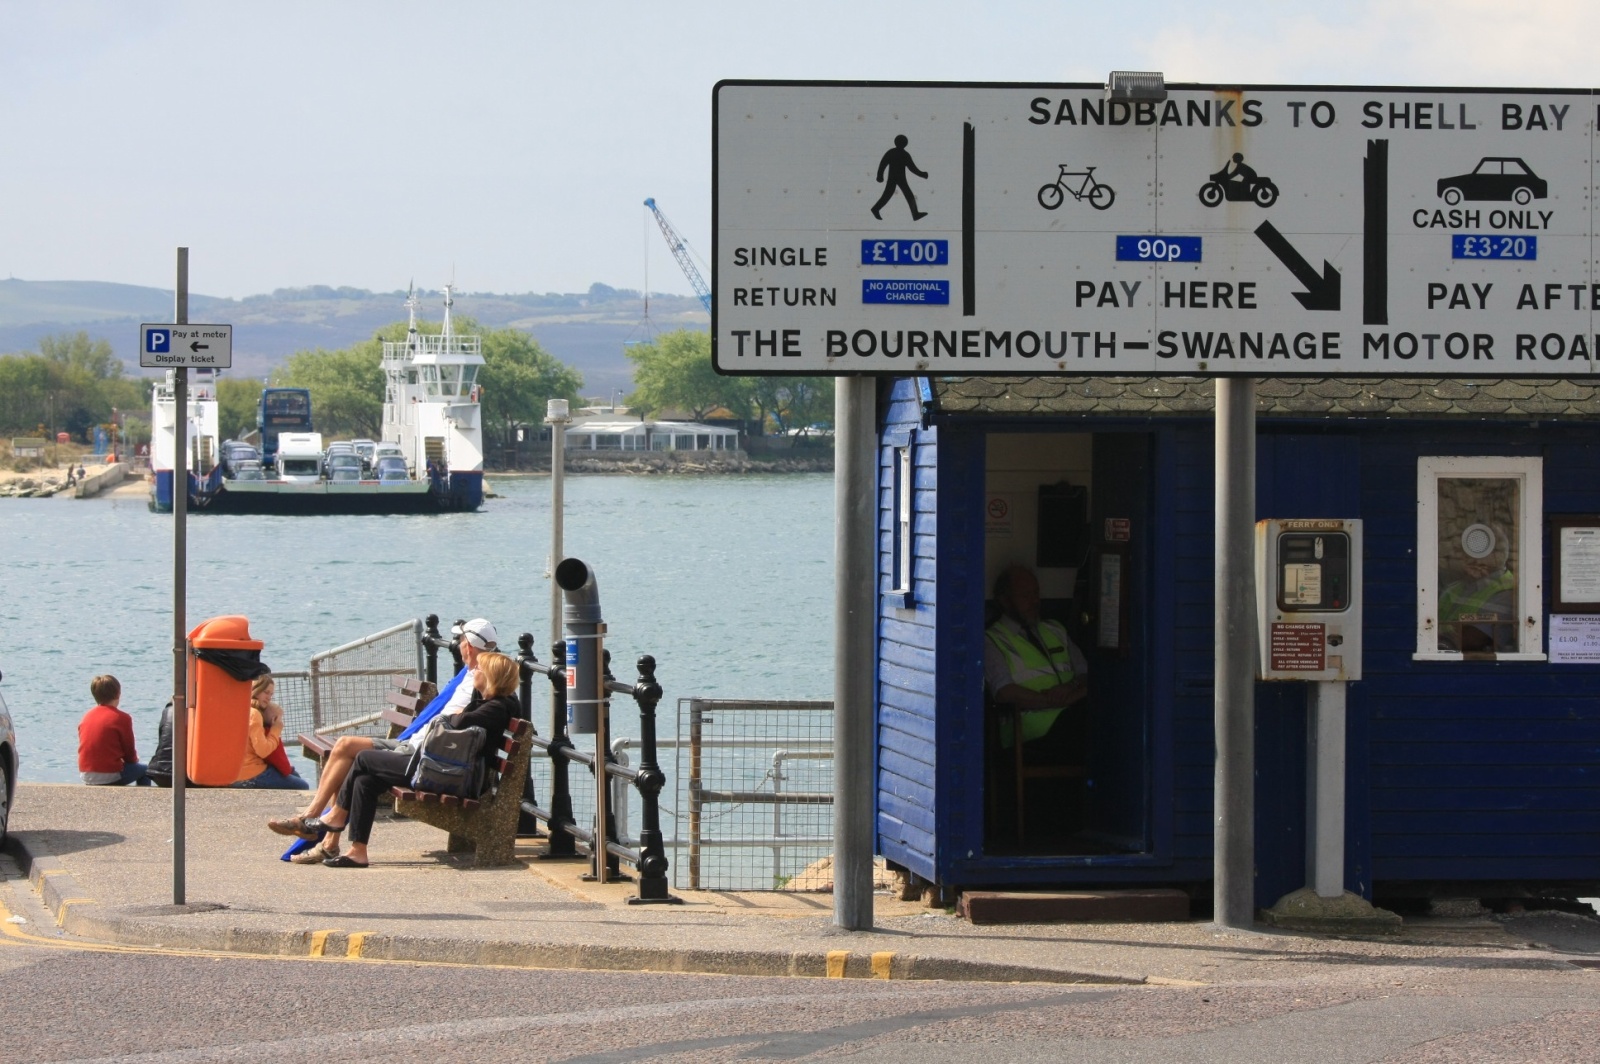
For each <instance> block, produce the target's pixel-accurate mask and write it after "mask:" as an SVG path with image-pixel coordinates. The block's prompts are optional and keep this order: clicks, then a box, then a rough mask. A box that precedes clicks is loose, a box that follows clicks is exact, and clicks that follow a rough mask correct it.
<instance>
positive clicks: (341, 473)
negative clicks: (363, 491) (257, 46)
mask: <svg viewBox="0 0 1600 1064" xmlns="http://www.w3.org/2000/svg"><path fill="white" fill-rule="evenodd" d="M330 451H331V448H330ZM326 469H327V475H328V481H329V482H330V483H334V484H354V483H356V482H357V481H359V480H360V479H361V458H360V456H359V455H357V454H355V453H354V452H350V453H349V454H346V453H343V452H333V453H330V454H329V455H328V458H327V463H326Z"/></svg>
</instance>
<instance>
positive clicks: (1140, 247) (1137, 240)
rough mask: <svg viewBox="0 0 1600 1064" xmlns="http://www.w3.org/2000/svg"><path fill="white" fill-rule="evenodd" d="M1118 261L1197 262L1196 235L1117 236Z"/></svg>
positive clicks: (1197, 239) (1198, 249)
mask: <svg viewBox="0 0 1600 1064" xmlns="http://www.w3.org/2000/svg"><path fill="white" fill-rule="evenodd" d="M1117 261H1118V262H1199V261H1200V238H1199V237H1197V236H1119V237H1117Z"/></svg>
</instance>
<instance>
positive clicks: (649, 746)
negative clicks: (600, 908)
mask: <svg viewBox="0 0 1600 1064" xmlns="http://www.w3.org/2000/svg"><path fill="white" fill-rule="evenodd" d="M633 699H634V701H635V702H637V703H638V704H639V778H638V779H637V780H635V781H634V786H635V787H637V788H638V789H639V794H640V795H641V796H642V797H643V802H642V808H641V810H640V820H641V823H640V827H639V894H638V896H637V897H633V898H629V899H628V903H629V904H630V905H650V904H657V905H660V904H668V905H679V904H682V903H683V899H682V898H676V897H673V896H672V894H671V893H669V892H668V890H667V885H668V884H667V851H666V845H665V842H664V840H663V839H662V837H661V788H662V787H664V786H666V782H667V777H666V774H665V773H663V772H662V771H661V766H660V765H659V764H658V763H657V761H656V705H657V704H658V703H660V701H661V685H660V684H658V683H656V659H655V658H653V657H651V656H650V655H649V654H646V655H645V656H644V657H642V658H640V659H639V682H638V683H637V684H635V685H634V688H633Z"/></svg>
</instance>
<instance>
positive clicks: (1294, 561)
mask: <svg viewBox="0 0 1600 1064" xmlns="http://www.w3.org/2000/svg"><path fill="white" fill-rule="evenodd" d="M1361 554H1362V546H1361V522H1360V521H1359V520H1343V519H1320V520H1319V519H1305V518H1301V519H1296V520H1285V519H1275V520H1269V521H1258V522H1256V628H1257V634H1258V642H1259V648H1260V653H1259V656H1258V658H1257V660H1256V676H1257V677H1258V678H1259V679H1262V680H1315V681H1323V682H1327V681H1334V680H1359V679H1361Z"/></svg>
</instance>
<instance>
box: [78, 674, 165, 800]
mask: <svg viewBox="0 0 1600 1064" xmlns="http://www.w3.org/2000/svg"><path fill="white" fill-rule="evenodd" d="M89 693H90V694H91V695H93V696H94V700H95V702H96V705H95V707H94V708H93V709H91V710H90V711H89V712H87V713H85V714H84V715H83V719H82V720H81V721H79V722H78V771H79V772H80V773H82V775H83V782H85V783H87V784H88V785H89V786H91V787H106V786H111V787H117V786H122V785H124V784H128V783H136V784H138V785H139V786H141V787H153V786H155V782H154V781H153V780H151V779H150V777H149V776H147V775H145V766H144V764H142V763H141V762H140V761H139V752H138V751H137V750H135V749H134V747H133V718H132V717H130V716H128V715H127V714H126V713H124V712H122V710H120V709H118V708H117V704H118V703H119V702H121V701H122V685H121V684H120V683H118V682H117V678H116V677H115V676H96V677H95V678H94V679H93V680H92V681H90V683H89Z"/></svg>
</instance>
